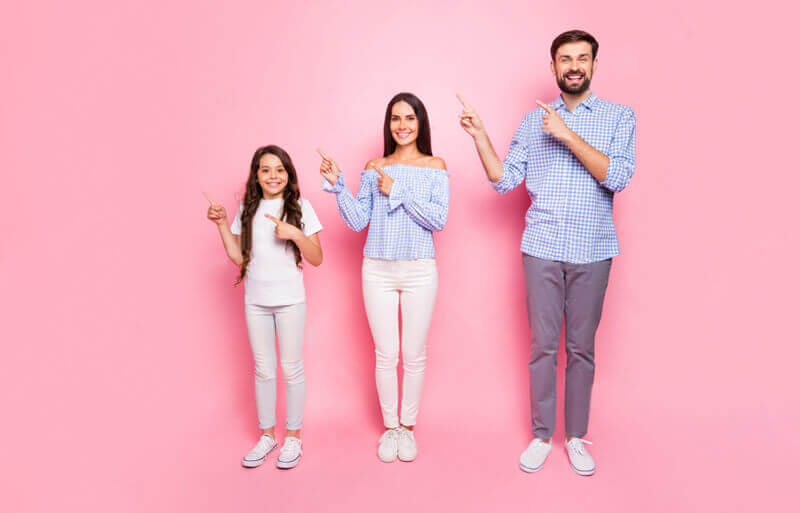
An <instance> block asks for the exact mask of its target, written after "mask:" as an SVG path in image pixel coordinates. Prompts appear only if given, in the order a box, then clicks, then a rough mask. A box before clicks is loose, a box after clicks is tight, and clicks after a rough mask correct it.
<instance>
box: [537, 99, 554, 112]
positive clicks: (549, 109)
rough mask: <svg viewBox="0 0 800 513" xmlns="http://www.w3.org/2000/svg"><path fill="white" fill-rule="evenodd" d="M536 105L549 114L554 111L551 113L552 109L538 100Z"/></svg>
mask: <svg viewBox="0 0 800 513" xmlns="http://www.w3.org/2000/svg"><path fill="white" fill-rule="evenodd" d="M536 103H538V104H539V106H540V107H541V108H543V109H544V110H546V111H547V112H550V113H552V112H554V111H553V107H551V106H549V105H547V104H546V103H544V102H542V101H540V100H536Z"/></svg>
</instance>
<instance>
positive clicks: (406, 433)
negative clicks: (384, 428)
mask: <svg viewBox="0 0 800 513" xmlns="http://www.w3.org/2000/svg"><path fill="white" fill-rule="evenodd" d="M397 436H398V438H400V439H405V440H406V441H409V442H411V441H413V440H414V434H413V433H412V432H411V430H410V429H404V428H397Z"/></svg>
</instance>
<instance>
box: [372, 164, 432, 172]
mask: <svg viewBox="0 0 800 513" xmlns="http://www.w3.org/2000/svg"><path fill="white" fill-rule="evenodd" d="M395 166H402V167H415V168H417V169H433V170H434V171H447V170H446V169H442V168H440V167H431V166H414V165H411V164H389V165H387V166H379V167H380V168H381V169H383V168H385V167H395ZM370 169H375V168H370Z"/></svg>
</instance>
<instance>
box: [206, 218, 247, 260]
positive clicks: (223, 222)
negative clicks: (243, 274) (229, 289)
mask: <svg viewBox="0 0 800 513" xmlns="http://www.w3.org/2000/svg"><path fill="white" fill-rule="evenodd" d="M208 218H209V219H210V220H211V221H213V222H214V223H215V224H216V225H217V228H218V229H219V235H220V237H222V245H223V246H225V252H226V253H227V254H228V258H230V259H231V261H232V262H233V263H234V264H236V265H239V266H241V265H242V261H243V260H244V259H243V258H242V246H241V239H240V238H239V236H238V235H234V234H233V232H231V228H230V226H228V214H227V212H225V207H223V206H222V205H211V206H210V207H208Z"/></svg>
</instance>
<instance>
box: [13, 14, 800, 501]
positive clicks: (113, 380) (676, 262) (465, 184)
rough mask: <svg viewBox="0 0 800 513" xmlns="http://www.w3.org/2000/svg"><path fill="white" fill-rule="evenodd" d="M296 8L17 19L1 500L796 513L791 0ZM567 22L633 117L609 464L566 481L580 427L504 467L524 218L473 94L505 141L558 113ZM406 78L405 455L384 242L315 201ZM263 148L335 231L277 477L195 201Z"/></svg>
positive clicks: (524, 434) (596, 413) (605, 380)
mask: <svg viewBox="0 0 800 513" xmlns="http://www.w3.org/2000/svg"><path fill="white" fill-rule="evenodd" d="M288 4H289V3H288V2H263V1H262V2H255V1H251V2H237V3H222V2H219V3H217V4H214V3H209V2H201V3H198V2H188V1H173V2H112V3H109V2H100V1H77V2H69V3H58V2H30V3H25V4H23V3H19V2H17V3H15V4H14V5H13V6H8V7H7V8H6V9H4V11H5V13H4V15H3V17H2V21H0V62H2V69H3V78H2V86H0V87H2V97H0V119H2V122H1V123H0V130H2V133H1V134H0V135H1V137H0V148H1V149H2V151H0V159H2V170H3V171H2V172H3V187H2V190H3V192H2V197H3V205H4V207H5V214H4V215H3V216H2V233H3V237H2V243H1V244H0V263H1V264H2V265H0V279H1V280H2V289H3V294H2V310H1V311H2V315H3V317H2V323H1V324H0V326H2V328H0V330H2V331H0V335H1V336H2V339H3V341H4V344H3V358H2V362H3V367H2V372H1V373H0V397H2V404H3V410H4V414H5V418H4V420H3V422H2V436H0V447H1V449H0V454H2V459H3V465H2V468H3V470H2V476H0V483H2V488H3V491H2V493H0V497H2V499H0V502H1V503H2V509H3V510H4V511H52V510H53V509H55V508H59V509H60V510H66V511H73V510H74V511H108V510H112V511H153V512H155V511H176V510H180V511H234V510H248V511H249V510H250V508H252V507H254V506H255V507H256V508H259V509H262V510H272V511H286V512H289V511H336V512H340V511H341V512H351V511H367V510H370V511H372V510H375V511H406V512H408V511H439V510H445V511H450V510H452V511H455V510H459V511H476V512H477V511H523V510H525V511H529V510H531V509H532V508H543V509H539V511H555V510H556V508H558V511H587V510H592V511H612V510H613V511H620V510H622V511H664V512H668V511H669V512H674V511H690V510H692V511H752V510H753V509H754V508H759V510H761V511H767V510H771V509H780V510H785V509H788V504H789V503H788V501H789V500H790V496H791V495H792V494H791V493H790V492H791V490H792V487H793V484H794V483H793V481H794V480H793V479H792V478H793V477H794V476H795V475H796V461H797V458H798V456H800V443H799V442H798V437H796V436H794V435H793V433H792V431H791V430H792V428H793V427H795V426H796V425H797V424H798V421H800V415H799V414H798V406H800V404H798V394H797V392H796V390H797V385H796V380H795V379H793V378H795V376H796V375H797V359H798V357H800V349H798V346H797V335H796V333H795V331H794V330H793V329H792V328H793V327H794V324H795V323H794V322H792V321H793V320H794V319H795V318H796V314H795V312H794V311H795V308H796V305H797V299H796V291H797V290H798V287H799V286H800V280H798V273H797V257H798V226H797V218H798V216H797V213H796V211H795V207H796V200H795V196H796V193H797V190H798V187H799V186H800V179H798V175H797V172H796V168H797V166H796V163H795V162H794V159H793V158H792V157H791V155H789V154H788V152H786V151H785V150H786V149H790V148H792V147H793V146H790V145H789V144H790V140H789V139H790V137H791V136H792V135H794V133H795V132H796V127H795V122H796V119H797V104H796V102H795V100H794V97H795V96H796V91H795V88H796V85H797V79H798V73H797V66H796V64H795V62H794V61H795V60H796V58H795V57H794V51H793V49H794V48H795V47H796V45H797V39H796V38H794V37H790V36H789V34H792V33H793V31H792V30H790V28H789V26H788V25H789V20H790V19H796V15H797V12H796V11H795V9H796V8H795V7H789V6H788V4H787V5H779V2H773V1H769V0H768V1H766V2H761V3H758V4H751V5H748V6H747V7H743V8H740V10H738V11H735V12H734V11H732V10H731V9H732V8H731V6H725V7H722V6H720V7H717V6H716V3H714V2H703V1H700V2H697V1H692V2H690V1H686V0H677V1H674V2H666V3H665V2H662V3H656V4H653V3H649V2H624V1H611V2H530V1H524V2H523V1H517V2H504V1H495V2H454V1H446V2H435V3H433V2H409V3H395V2H374V1H373V2H366V1H352V2H318V3H309V2H297V3H294V4H292V5H288ZM765 13H770V18H769V19H767V16H766V14H765ZM575 27H580V28H584V29H587V30H589V31H590V32H592V33H594V34H595V35H596V36H597V38H598V39H599V41H600V52H599V58H600V65H599V69H598V70H597V74H596V78H595V80H594V82H593V89H594V91H595V92H596V93H597V94H598V95H599V96H601V97H603V98H606V99H609V100H611V101H615V102H619V103H624V104H627V105H630V106H632V107H633V108H634V109H635V111H636V113H637V117H638V126H637V135H638V152H637V157H638V161H637V164H638V165H637V170H636V174H635V175H634V178H633V181H632V183H631V185H630V187H629V188H628V189H627V190H626V191H624V192H623V193H622V194H620V195H618V196H617V200H616V207H615V219H616V223H617V227H618V231H619V235H620V242H621V245H622V249H623V254H622V255H621V256H620V257H618V258H617V259H616V260H615V262H614V265H613V269H612V278H611V284H610V287H609V290H608V295H607V300H606V306H605V315H604V319H603V322H602V324H601V328H600V331H599V334H598V340H597V360H598V370H597V378H596V386H595V389H594V395H593V410H592V418H591V425H590V432H589V435H588V438H590V439H591V440H593V441H594V442H595V445H594V446H593V447H592V452H593V454H594V455H595V457H596V459H597V461H598V473H597V474H596V476H594V477H593V478H590V479H581V478H578V477H577V476H575V475H574V474H573V473H572V472H571V470H570V469H569V467H568V464H567V461H566V456H565V455H564V453H563V450H562V447H561V441H560V437H562V436H563V423H562V422H561V416H559V423H560V425H559V430H558V432H557V434H556V440H557V444H556V447H555V450H554V452H553V454H551V456H550V459H549V461H548V463H547V465H546V466H545V468H544V470H543V471H542V472H540V473H538V474H535V475H526V474H523V473H522V472H521V471H520V470H519V469H518V467H517V458H518V456H519V452H520V451H521V450H522V449H523V448H524V447H525V445H526V444H527V443H528V441H529V438H530V425H529V414H528V385H527V368H526V363H527V358H528V344H529V343H528V336H529V335H528V327H527V323H526V318H525V311H524V286H523V279H522V267H521V261H520V256H519V250H518V248H519V242H520V235H521V232H522V228H523V214H524V210H525V208H526V207H527V205H528V200H527V197H526V195H525V192H524V189H523V188H522V187H521V188H519V189H518V190H516V191H515V192H514V193H512V194H510V195H508V196H505V197H501V196H499V195H497V194H496V193H494V192H493V191H492V189H491V188H490V187H489V186H488V185H487V183H486V181H485V178H484V175H483V171H482V169H481V167H480V164H479V161H478V159H477V156H476V154H475V150H474V148H473V145H472V142H471V140H470V139H469V137H468V136H467V135H466V134H465V133H463V132H462V130H461V129H460V128H459V126H458V123H457V120H456V117H457V114H458V112H459V105H458V103H457V101H456V98H455V93H456V92H460V93H462V94H463V95H464V96H465V97H466V98H467V99H468V100H470V101H471V102H472V103H473V104H474V106H475V107H476V109H477V110H478V112H479V113H480V114H481V115H482V117H483V119H484V121H485V123H486V125H487V126H488V128H489V131H490V134H491V136H492V139H493V142H494V144H495V147H496V148H497V150H498V152H500V153H502V154H505V151H506V149H507V148H508V142H509V140H510V137H511V134H512V133H513V131H514V129H515V128H516V126H517V124H518V123H519V121H520V119H521V118H522V116H523V115H524V114H525V112H527V111H528V110H531V109H532V108H533V107H535V100H536V99H542V100H546V101H550V100H552V99H553V98H554V97H555V96H556V94H557V90H556V88H555V85H554V81H553V79H552V77H551V75H550V72H549V69H548V65H549V55H548V48H549V44H550V41H551V40H552V38H553V37H554V36H555V35H556V34H557V33H559V32H561V31H562V30H566V29H570V28H575ZM402 90H407V91H412V92H414V93H416V94H418V95H419V96H420V97H421V98H422V99H423V101H424V102H425V103H426V105H427V107H428V111H429V114H430V117H431V119H432V136H433V148H434V151H435V153H436V154H437V155H439V156H441V157H443V158H444V159H445V160H446V161H447V164H448V168H449V170H450V172H451V174H452V180H451V190H452V200H451V206H450V219H449V222H448V224H447V226H446V228H445V230H444V231H443V232H442V233H440V234H437V235H436V238H435V240H436V247H437V251H438V257H437V260H438V268H439V273H440V289H439V290H440V292H439V296H438V300H437V306H436V311H435V314H434V320H433V324H432V327H431V331H430V339H429V345H428V347H429V358H428V371H427V374H426V385H425V387H426V388H425V391H424V395H423V404H422V409H421V415H420V419H419V421H420V423H419V426H418V431H417V438H418V443H419V446H420V457H419V459H418V461H417V462H415V463H413V464H400V463H397V464H394V465H385V464H381V463H379V462H378V460H377V458H376V457H375V443H376V441H377V438H378V435H379V433H380V420H379V412H378V407H377V399H376V393H375V390H374V383H373V352H372V351H373V350H372V342H371V339H370V335H369V331H368V327H367V323H366V320H365V317H364V311H363V303H362V298H361V292H360V290H361V289H360V287H361V285H360V262H361V251H362V247H363V242H364V238H365V232H364V233H359V234H356V233H353V232H351V231H349V230H348V229H347V228H346V227H345V226H344V223H343V222H342V221H341V219H340V218H339V216H338V213H337V211H336V206H335V202H334V199H333V197H332V196H329V195H327V194H325V193H323V192H322V191H321V190H320V188H319V175H318V168H319V159H318V157H317V155H316V153H315V151H314V149H315V148H316V147H322V148H323V149H325V151H327V152H328V153H329V154H330V155H332V156H333V157H335V158H336V159H337V160H338V162H339V164H340V165H341V166H342V168H343V169H344V170H345V175H346V177H347V180H348V183H349V184H350V187H351V190H354V188H355V186H356V184H357V182H358V176H359V171H360V170H361V169H363V167H362V166H363V165H364V163H365V162H366V161H367V160H368V159H370V158H373V157H375V156H378V155H379V153H380V151H381V144H382V143H381V122H382V116H383V110H384V108H385V104H386V102H387V101H388V99H389V98H390V97H391V96H392V95H393V94H395V93H396V92H399V91H402ZM792 139H793V138H792ZM792 142H793V141H792ZM267 143H275V144H279V145H281V146H283V147H284V148H286V149H287V150H288V151H289V153H290V154H291V155H292V157H293V159H294V161H295V164H296V165H297V168H298V170H299V173H300V181H301V190H302V192H303V195H304V196H305V197H306V198H308V199H309V200H310V201H311V202H312V203H313V205H314V207H315V209H316V211H317V213H318V214H319V216H320V218H321V220H322V222H323V224H324V226H325V229H324V231H323V232H322V234H321V239H322V243H323V249H324V253H325V261H324V263H323V265H322V266H321V267H319V268H313V267H310V266H308V269H307V271H306V277H305V279H306V289H307V293H308V322H307V338H306V350H305V355H306V377H307V383H308V400H307V406H306V418H305V429H304V439H305V450H306V454H305V456H304V459H303V461H302V463H301V464H300V466H299V467H298V468H297V469H295V470H294V471H291V472H284V473H279V472H277V471H276V470H275V468H274V465H273V462H272V461H270V462H269V463H268V464H267V465H264V466H263V467H261V468H259V469H257V470H251V471H246V470H244V469H242V468H240V467H239V463H238V460H239V458H240V457H241V456H242V454H244V452H245V451H246V450H247V449H248V448H249V446H250V445H251V444H252V443H253V442H254V440H255V438H256V436H257V429H256V414H255V405H254V400H253V390H252V368H251V366H252V363H251V356H250V350H249V346H248V344H247V339H246V332H245V326H244V317H243V309H242V290H241V288H234V287H232V283H233V280H234V277H235V269H234V266H233V265H232V264H230V263H229V262H228V261H227V259H226V257H225V255H224V251H223V250H222V247H221V244H220V241H219V237H218V235H217V233H216V230H215V229H214V227H213V226H212V224H211V223H210V222H208V221H207V220H206V219H205V210H206V206H207V205H206V203H205V200H204V199H203V197H202V196H201V191H207V192H208V193H209V194H211V195H212V197H214V198H216V199H218V200H219V201H221V202H223V203H224V205H225V206H226V207H227V208H228V211H229V213H232V212H233V211H235V208H236V205H237V202H238V199H237V198H239V197H240V195H241V193H240V191H241V190H242V185H243V181H244V179H245V177H246V173H247V166H248V162H249V159H250V156H251V154H252V151H253V150H254V149H255V148H256V147H257V146H260V145H263V144H267ZM562 351H563V349H562ZM562 358H563V352H562ZM561 368H562V372H563V360H562V365H561ZM562 376H563V374H562ZM282 391H283V388H282V387H281V389H280V393H281V394H282ZM283 407H284V405H283V401H282V400H281V402H280V404H279V426H281V425H282V422H283V418H284V417H283V412H284V410H283ZM560 408H561V407H560ZM559 411H561V410H559ZM280 431H282V429H281V430H280ZM279 438H282V434H281V435H280V437H279ZM791 500H794V499H791ZM245 508H247V509H245Z"/></svg>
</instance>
